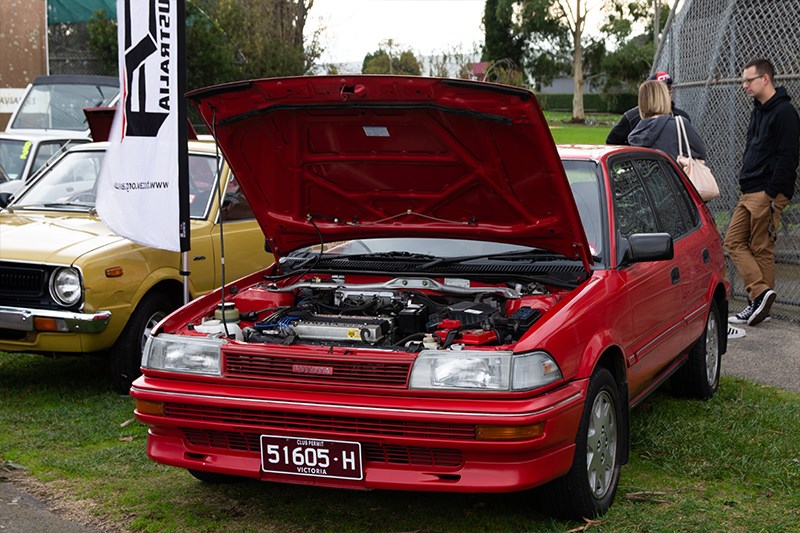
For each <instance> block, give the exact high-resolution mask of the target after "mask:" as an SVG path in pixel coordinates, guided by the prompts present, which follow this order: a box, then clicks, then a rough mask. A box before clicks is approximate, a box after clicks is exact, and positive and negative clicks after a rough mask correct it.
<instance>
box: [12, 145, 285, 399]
mask: <svg viewBox="0 0 800 533" xmlns="http://www.w3.org/2000/svg"><path fill="white" fill-rule="evenodd" d="M106 147H107V145H106V144H105V143H91V144H86V145H82V146H79V147H76V148H73V149H72V150H69V151H67V152H66V153H65V154H64V155H63V156H62V157H61V158H60V159H58V160H57V161H56V162H55V163H54V164H52V165H51V166H50V167H49V168H47V169H46V170H45V171H44V172H43V173H42V174H40V176H39V177H38V178H37V179H36V181H34V182H33V183H32V184H31V185H30V186H28V187H26V188H25V189H24V190H23V191H21V192H20V193H19V194H18V195H17V198H15V199H14V200H13V201H12V202H11V204H9V205H8V206H6V207H5V209H3V210H0V351H13V352H30V353H43V354H59V353H70V354H76V353H96V352H105V353H106V354H107V357H108V360H109V363H110V367H111V380H112V385H113V386H114V388H115V389H116V390H118V391H121V392H123V391H124V392H127V390H128V389H129V388H130V384H131V382H132V381H133V380H134V379H135V378H136V377H137V376H138V375H139V373H140V370H139V366H140V361H141V353H142V348H143V347H144V341H145V340H146V338H147V335H148V333H149V331H150V329H151V328H152V327H153V326H155V325H156V324H157V323H158V322H159V321H160V320H161V319H162V318H164V317H165V316H166V315H167V314H168V313H170V312H171V311H172V310H174V309H176V308H177V307H178V306H180V305H181V304H182V302H183V300H184V282H183V279H184V278H183V277H182V276H181V257H180V254H179V253H176V252H168V251H164V250H158V249H154V248H148V247H145V246H142V245H139V244H136V243H134V242H132V241H130V240H127V239H125V238H123V237H120V236H118V235H115V234H114V233H112V232H111V230H110V229H108V228H107V227H106V226H105V224H103V222H102V221H101V220H100V218H98V216H97V213H96V211H95V208H94V206H95V196H94V190H95V182H96V179H97V176H98V173H99V172H100V166H101V163H102V160H103V157H104V155H105V151H106ZM218 171H219V172H218ZM189 174H190V176H189V179H190V197H189V201H190V212H191V251H190V252H189V271H190V275H189V276H188V287H187V288H188V294H189V297H190V298H195V297H197V296H199V295H201V294H204V293H206V292H208V291H210V290H212V289H214V288H217V287H220V286H221V285H222V284H223V282H230V281H231V280H235V279H238V278H240V277H242V276H244V275H246V274H249V273H251V272H253V271H255V270H259V269H262V268H265V267H266V266H268V265H269V264H271V263H272V260H273V257H272V254H270V253H268V252H267V251H266V250H265V242H264V234H263V232H262V231H261V228H260V227H259V226H258V223H257V222H256V220H255V217H254V216H253V213H252V211H251V210H250V206H249V205H248V203H247V201H246V200H245V198H244V195H243V194H242V191H241V189H240V188H239V184H238V182H237V181H236V179H235V178H234V176H233V175H232V174H231V172H230V169H229V167H228V165H227V164H225V162H224V160H223V159H222V158H221V157H220V156H219V155H218V152H217V151H216V148H215V145H214V143H213V142H205V141H190V142H189ZM218 177H221V182H222V187H221V189H218V187H217V178H218ZM220 205H221V207H220ZM141 223H142V224H144V225H145V226H146V225H147V224H148V221H147V220H142V221H141ZM220 229H222V231H220ZM223 249H224V255H225V261H224V262H222V261H221V257H222V251H223ZM223 265H224V266H223ZM223 278H224V279H223Z"/></svg>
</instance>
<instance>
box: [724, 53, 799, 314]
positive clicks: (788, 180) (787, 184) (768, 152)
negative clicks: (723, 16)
mask: <svg viewBox="0 0 800 533" xmlns="http://www.w3.org/2000/svg"><path fill="white" fill-rule="evenodd" d="M742 86H743V87H744V90H745V91H747V96H751V97H752V98H753V111H752V113H751V114H750V124H749V125H748V126H747V142H746V145H745V149H744V155H743V156H742V167H741V170H740V171H739V188H740V189H741V191H742V194H741V195H740V196H739V202H738V204H736V207H735V208H734V210H733V214H732V215H731V223H730V225H729V226H728V233H727V234H726V235H725V249H726V250H727V251H728V255H729V256H730V258H731V261H733V264H734V266H735V267H736V270H737V271H738V272H739V274H740V275H741V276H742V280H743V282H744V286H745V289H746V290H747V300H748V304H747V307H745V308H744V309H743V310H742V311H740V312H739V313H737V314H735V315H732V316H730V317H728V322H729V323H732V324H749V325H751V326H754V325H756V324H758V323H760V322H763V321H764V320H766V319H767V318H769V312H770V308H771V307H772V304H773V302H775V298H776V297H777V294H776V293H775V238H776V237H777V229H778V223H779V222H780V218H781V211H783V209H784V208H785V207H786V206H787V205H788V204H789V200H790V199H791V198H792V195H793V194H794V186H795V180H796V179H797V164H798V160H799V159H800V117H798V114H797V110H796V109H795V108H794V106H793V105H792V104H791V101H790V100H791V98H790V97H789V95H788V94H787V93H786V89H785V88H783V87H775V69H774V68H773V67H772V64H771V63H770V62H769V61H767V60H766V59H755V60H753V61H751V62H749V63H748V64H747V65H746V66H745V68H744V72H743V73H742Z"/></svg>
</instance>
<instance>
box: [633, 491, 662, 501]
mask: <svg viewBox="0 0 800 533" xmlns="http://www.w3.org/2000/svg"><path fill="white" fill-rule="evenodd" d="M666 495H667V493H666V492H655V491H650V490H645V491H642V492H629V493H627V494H626V495H625V499H626V500H631V501H634V502H650V503H669V500H663V499H661V498H658V496H666Z"/></svg>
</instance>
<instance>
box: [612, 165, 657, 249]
mask: <svg viewBox="0 0 800 533" xmlns="http://www.w3.org/2000/svg"><path fill="white" fill-rule="evenodd" d="M611 181H612V187H613V188H614V212H615V217H616V223H617V230H618V231H619V233H620V234H621V235H622V236H623V237H630V236H631V235H633V234H634V233H654V232H656V231H658V226H657V224H656V218H655V215H654V214H653V209H652V207H651V206H650V201H649V200H648V199H647V193H645V190H644V184H643V183H642V181H641V180H640V179H639V176H638V174H637V173H636V171H635V169H634V167H633V163H632V162H631V161H620V162H617V163H613V164H612V165H611Z"/></svg>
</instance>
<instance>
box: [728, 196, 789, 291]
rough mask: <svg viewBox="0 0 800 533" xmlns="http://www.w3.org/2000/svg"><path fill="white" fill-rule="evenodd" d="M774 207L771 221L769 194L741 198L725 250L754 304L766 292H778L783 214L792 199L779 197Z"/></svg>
mask: <svg viewBox="0 0 800 533" xmlns="http://www.w3.org/2000/svg"><path fill="white" fill-rule="evenodd" d="M772 204H773V209H772V220H771V221H770V199H769V196H767V193H765V192H763V191H762V192H752V193H747V194H743V195H741V196H740V197H739V203H738V204H736V207H735V208H734V209H733V215H732V216H731V224H730V226H728V233H727V234H726V235H725V250H727V251H728V255H729V256H730V258H731V261H733V264H734V266H735V267H736V270H737V271H738V272H739V275H741V276H742V279H743V281H744V287H745V289H746V290H747V297H748V299H750V300H751V301H752V300H754V299H756V298H757V297H758V296H759V295H760V294H761V293H762V292H764V291H765V290H767V289H774V288H775V239H776V238H777V236H778V223H779V222H780V220H781V211H783V208H785V207H786V206H787V205H789V199H788V198H787V197H786V196H784V195H783V194H778V197H777V198H775V200H774V202H772ZM770 222H771V223H770Z"/></svg>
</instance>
